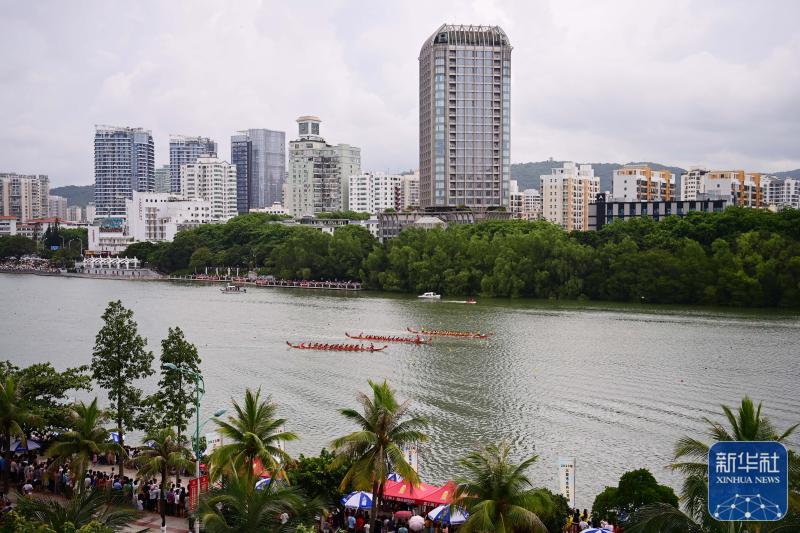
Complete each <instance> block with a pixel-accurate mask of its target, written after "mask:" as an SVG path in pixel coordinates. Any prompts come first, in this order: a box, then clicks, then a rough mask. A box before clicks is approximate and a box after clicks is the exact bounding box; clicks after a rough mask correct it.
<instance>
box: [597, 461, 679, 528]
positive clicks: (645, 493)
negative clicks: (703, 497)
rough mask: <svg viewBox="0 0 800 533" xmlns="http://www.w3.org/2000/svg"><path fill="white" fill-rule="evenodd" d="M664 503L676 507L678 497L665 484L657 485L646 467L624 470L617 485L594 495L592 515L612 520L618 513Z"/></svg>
mask: <svg viewBox="0 0 800 533" xmlns="http://www.w3.org/2000/svg"><path fill="white" fill-rule="evenodd" d="M653 503H665V504H667V505H671V506H673V507H675V508H677V507H678V497H677V496H676V495H675V492H674V491H673V490H672V489H671V488H670V487H668V486H666V485H659V484H658V482H657V481H656V478H655V477H653V474H651V473H650V471H649V470H647V469H646V468H641V469H639V470H632V471H630V472H625V473H624V474H622V477H620V479H619V484H618V486H617V487H606V489H605V490H604V491H603V492H601V493H600V494H598V495H597V496H596V497H595V500H594V504H593V505H592V515H593V516H597V517H599V518H601V519H607V520H614V519H616V517H617V515H619V514H620V513H625V514H631V513H633V512H635V511H636V510H638V509H639V508H641V507H642V506H644V505H647V504H653Z"/></svg>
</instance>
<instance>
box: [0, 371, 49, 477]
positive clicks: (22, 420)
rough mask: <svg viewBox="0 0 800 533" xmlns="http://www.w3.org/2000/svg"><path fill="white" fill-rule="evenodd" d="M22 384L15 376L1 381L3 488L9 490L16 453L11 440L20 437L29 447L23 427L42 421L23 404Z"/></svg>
mask: <svg viewBox="0 0 800 533" xmlns="http://www.w3.org/2000/svg"><path fill="white" fill-rule="evenodd" d="M21 385H22V384H21V383H19V382H17V380H16V379H15V378H14V377H13V376H6V378H5V380H2V381H0V436H2V445H3V450H4V451H5V455H4V459H5V461H4V462H3V465H4V466H3V487H6V489H5V490H6V491H7V490H8V487H9V483H10V480H11V460H12V458H13V457H14V452H13V451H12V450H11V439H12V438H13V437H19V438H20V440H21V441H22V443H23V444H26V445H27V438H26V436H25V432H24V431H23V430H22V426H24V425H28V426H34V425H37V424H38V423H39V421H40V419H39V417H38V416H36V415H34V414H33V413H31V412H30V411H29V410H28V409H26V408H25V406H24V405H23V404H22V387H21Z"/></svg>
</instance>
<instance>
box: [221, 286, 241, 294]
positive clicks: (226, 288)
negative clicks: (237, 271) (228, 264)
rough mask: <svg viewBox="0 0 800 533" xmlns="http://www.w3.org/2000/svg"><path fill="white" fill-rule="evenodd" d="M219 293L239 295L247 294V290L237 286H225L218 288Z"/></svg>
mask: <svg viewBox="0 0 800 533" xmlns="http://www.w3.org/2000/svg"><path fill="white" fill-rule="evenodd" d="M219 291H220V292H222V293H240V292H247V289H245V288H244V287H240V286H239V285H225V286H224V287H220V289H219Z"/></svg>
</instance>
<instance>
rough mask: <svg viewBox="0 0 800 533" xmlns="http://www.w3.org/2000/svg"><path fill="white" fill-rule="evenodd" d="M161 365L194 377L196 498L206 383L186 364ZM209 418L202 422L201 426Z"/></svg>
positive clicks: (197, 519)
mask: <svg viewBox="0 0 800 533" xmlns="http://www.w3.org/2000/svg"><path fill="white" fill-rule="evenodd" d="M163 367H164V368H166V369H169V370H175V371H177V372H180V373H181V374H183V375H185V376H188V377H190V378H193V379H194V409H195V411H194V413H195V430H194V443H193V448H194V457H195V471H194V473H195V478H197V495H198V498H199V496H200V451H201V450H200V428H201V427H202V426H201V425H200V399H201V398H202V397H203V395H204V394H205V392H206V384H205V381H203V376H202V375H201V374H200V372H195V371H194V370H192V369H191V368H189V367H186V366H183V365H181V366H177V365H175V364H173V363H164V364H163ZM223 414H225V409H219V410H218V411H215V412H214V418H216V417H218V416H222V415H223ZM209 420H211V419H210V418H209V419H208V420H206V421H205V422H203V424H202V425H203V426H204V425H206V423H207V422H208V421H209ZM198 514H199V513H197V510H195V520H194V531H195V533H200V517H199V516H198Z"/></svg>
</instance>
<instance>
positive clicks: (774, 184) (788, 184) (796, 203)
mask: <svg viewBox="0 0 800 533" xmlns="http://www.w3.org/2000/svg"><path fill="white" fill-rule="evenodd" d="M767 203H768V204H769V205H770V206H775V207H777V208H778V209H781V208H784V207H791V208H793V209H800V179H797V178H784V179H778V178H775V179H773V180H771V181H770V182H769V185H768V186H767Z"/></svg>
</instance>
